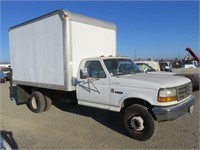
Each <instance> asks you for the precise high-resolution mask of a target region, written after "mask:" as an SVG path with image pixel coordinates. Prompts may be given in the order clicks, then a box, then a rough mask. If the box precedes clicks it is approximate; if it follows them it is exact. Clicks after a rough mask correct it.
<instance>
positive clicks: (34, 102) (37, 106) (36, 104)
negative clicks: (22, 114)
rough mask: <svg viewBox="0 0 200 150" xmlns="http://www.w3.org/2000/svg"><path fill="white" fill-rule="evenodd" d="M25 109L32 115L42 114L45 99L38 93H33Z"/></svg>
mask: <svg viewBox="0 0 200 150" xmlns="http://www.w3.org/2000/svg"><path fill="white" fill-rule="evenodd" d="M27 107H28V108H29V109H30V110H31V111H32V112H34V113H40V112H43V111H44V109H45V98H44V96H43V94H42V93H40V92H37V91H35V92H33V93H32V94H31V96H30V98H29V100H28V103H27Z"/></svg>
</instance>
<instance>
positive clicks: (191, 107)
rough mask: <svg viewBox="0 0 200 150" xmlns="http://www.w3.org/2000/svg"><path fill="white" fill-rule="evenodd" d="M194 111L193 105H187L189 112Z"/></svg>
mask: <svg viewBox="0 0 200 150" xmlns="http://www.w3.org/2000/svg"><path fill="white" fill-rule="evenodd" d="M193 111H194V105H192V106H190V107H189V113H192V112H193Z"/></svg>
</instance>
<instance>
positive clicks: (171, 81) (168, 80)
mask: <svg viewBox="0 0 200 150" xmlns="http://www.w3.org/2000/svg"><path fill="white" fill-rule="evenodd" d="M189 82H190V80H189V79H188V78H185V77H180V76H172V75H164V74H154V73H137V74H128V75H121V76H117V77H113V78H112V79H111V84H118V85H121V86H126V87H135V88H148V89H160V88H170V87H177V86H180V85H184V84H187V83H189Z"/></svg>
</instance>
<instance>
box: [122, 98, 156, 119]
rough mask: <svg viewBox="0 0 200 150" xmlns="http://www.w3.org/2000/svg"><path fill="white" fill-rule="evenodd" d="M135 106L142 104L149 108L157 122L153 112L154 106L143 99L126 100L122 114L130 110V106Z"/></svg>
mask: <svg viewBox="0 0 200 150" xmlns="http://www.w3.org/2000/svg"><path fill="white" fill-rule="evenodd" d="M133 104H140V105H142V106H145V107H147V108H148V109H147V110H148V111H149V113H150V114H151V115H152V117H153V118H154V120H157V119H156V116H155V115H154V113H153V111H152V108H153V106H152V105H151V104H150V103H149V102H147V101H145V100H143V99H140V98H128V99H126V100H124V102H123V103H122V108H121V111H120V112H121V113H123V112H124V110H126V108H128V107H129V106H131V105H133Z"/></svg>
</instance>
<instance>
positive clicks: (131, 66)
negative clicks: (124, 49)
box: [9, 10, 195, 141]
mask: <svg viewBox="0 0 200 150" xmlns="http://www.w3.org/2000/svg"><path fill="white" fill-rule="evenodd" d="M9 38H10V58H11V66H12V81H11V83H12V82H13V83H14V84H13V85H12V86H11V87H10V95H11V99H15V101H16V103H17V104H27V106H28V108H29V109H30V110H31V111H33V112H34V113H40V112H44V111H47V110H49V109H50V107H51V104H52V100H58V99H60V98H65V99H66V100H69V101H73V102H76V103H78V104H80V105H85V106H90V107H95V108H100V109H105V110H110V111H116V112H121V113H122V114H123V123H124V127H125V129H126V130H127V132H128V133H129V135H130V136H131V137H132V138H134V139H137V140H143V141H144V140H148V139H150V138H151V137H152V136H153V135H154V134H155V132H156V129H157V122H158V121H165V120H172V119H176V118H178V117H180V116H182V115H184V114H186V113H188V112H192V110H193V105H194V101H195V97H194V96H192V95H191V92H192V90H191V89H192V84H191V82H190V80H189V79H187V78H184V77H178V76H168V75H165V76H164V75H162V76H161V75H159V74H145V73H141V71H140V70H139V69H138V67H137V65H136V64H135V63H133V62H132V60H130V59H128V58H126V57H111V56H110V57H105V56H109V55H112V56H116V26H115V25H114V24H112V23H109V22H105V21H102V20H98V19H94V18H90V17H86V16H83V15H79V14H76V13H72V12H69V11H67V10H57V11H54V12H52V13H49V14H47V15H44V16H41V17H38V18H36V19H32V20H30V21H28V22H25V23H22V24H19V25H16V26H14V27H11V28H10V30H9ZM102 54H103V55H104V56H102ZM100 56H101V57H100ZM19 58H20V59H19ZM21 64H23V65H24V66H23V68H22V67H21V66H20V65H21ZM24 68H26V72H24Z"/></svg>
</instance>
